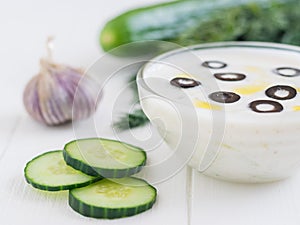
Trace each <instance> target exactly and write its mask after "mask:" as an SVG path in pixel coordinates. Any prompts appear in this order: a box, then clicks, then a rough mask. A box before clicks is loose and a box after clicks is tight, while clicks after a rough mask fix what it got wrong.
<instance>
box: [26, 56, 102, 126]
mask: <svg viewBox="0 0 300 225" xmlns="http://www.w3.org/2000/svg"><path fill="white" fill-rule="evenodd" d="M98 93H99V88H98V85H97V83H96V82H95V81H94V80H92V79H91V78H89V77H88V76H86V75H83V72H82V71H80V70H77V69H73V68H71V67H68V66H65V65H58V64H54V63H52V62H49V61H47V60H44V59H42V60H41V70H40V73H39V74H38V75H36V76H34V77H33V78H32V79H31V80H30V81H29V83H28V84H27V86H26V88H25V90H24V93H23V102H24V105H25V108H26V110H27V112H28V113H29V115H31V116H32V117H33V118H34V119H35V120H37V121H38V122H41V123H44V124H46V125H51V126H52V125H60V124H65V123H68V122H71V121H73V120H81V119H84V118H87V117H89V116H90V115H92V114H93V113H94V112H95V110H96V108H97V105H98Z"/></svg>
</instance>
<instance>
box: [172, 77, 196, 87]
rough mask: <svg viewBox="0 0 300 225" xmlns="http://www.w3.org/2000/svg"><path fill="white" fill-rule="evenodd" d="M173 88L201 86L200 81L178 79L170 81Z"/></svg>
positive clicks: (184, 78)
mask: <svg viewBox="0 0 300 225" xmlns="http://www.w3.org/2000/svg"><path fill="white" fill-rule="evenodd" d="M170 83H171V84H172V85H173V86H176V87H181V88H192V87H196V86H199V85H201V82H200V81H197V80H194V79H191V78H186V77H176V78H174V79H172V80H171V81H170Z"/></svg>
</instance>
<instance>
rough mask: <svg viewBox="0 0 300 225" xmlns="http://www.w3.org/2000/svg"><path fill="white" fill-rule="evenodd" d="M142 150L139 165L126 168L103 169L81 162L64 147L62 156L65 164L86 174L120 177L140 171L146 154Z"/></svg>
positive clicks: (144, 163) (144, 162)
mask: <svg viewBox="0 0 300 225" xmlns="http://www.w3.org/2000/svg"><path fill="white" fill-rule="evenodd" d="M88 139H91V140H92V139H94V138H88ZM88 139H85V140H88ZM102 139H103V138H102ZM80 140H81V139H78V140H74V141H71V142H69V143H72V142H76V141H80ZM103 140H108V141H115V140H109V139H103ZM69 143H67V144H66V145H68V144H69ZM128 145H129V144H128ZM134 147H135V148H138V147H136V146H134ZM139 149H140V148H139ZM141 151H142V150H141ZM142 152H143V154H144V156H145V160H144V161H143V162H142V163H141V164H140V165H137V166H136V167H131V168H126V169H105V168H99V167H92V166H90V165H88V164H87V163H85V162H82V161H80V160H78V159H75V158H73V157H72V156H70V155H69V154H68V152H67V151H66V149H65V148H64V149H63V156H64V159H65V161H66V163H67V165H69V166H71V167H73V168H74V169H77V170H80V171H81V172H83V173H85V174H88V175H91V176H100V177H102V178H122V177H129V176H131V175H133V174H136V173H138V172H140V171H141V170H142V168H143V167H144V166H145V165H146V160H147V155H146V152H144V151H142Z"/></svg>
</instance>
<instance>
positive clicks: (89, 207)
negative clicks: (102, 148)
mask: <svg viewBox="0 0 300 225" xmlns="http://www.w3.org/2000/svg"><path fill="white" fill-rule="evenodd" d="M156 195H157V192H156V189H155V188H154V187H152V186H151V185H150V184H148V183H147V182H146V181H144V180H141V179H137V178H133V177H126V178H120V179H103V180H100V181H98V182H96V183H94V184H91V185H89V186H86V187H83V188H76V189H73V190H71V191H70V192H69V205H70V206H71V208H72V209H74V210H75V211H76V212H78V213H80V214H81V215H83V216H87V217H93V218H105V219H115V218H122V217H128V216H133V215H136V214H138V213H141V212H144V211H146V210H148V209H150V208H152V206H153V204H154V203H155V201H156Z"/></svg>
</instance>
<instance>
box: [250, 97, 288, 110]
mask: <svg viewBox="0 0 300 225" xmlns="http://www.w3.org/2000/svg"><path fill="white" fill-rule="evenodd" d="M263 105H265V106H267V108H263ZM249 107H250V108H251V109H252V110H253V111H254V112H258V113H276V112H281V111H282V110H283V106H282V105H281V104H280V103H279V102H275V101H271V100H256V101H253V102H251V103H250V104H249Z"/></svg>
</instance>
